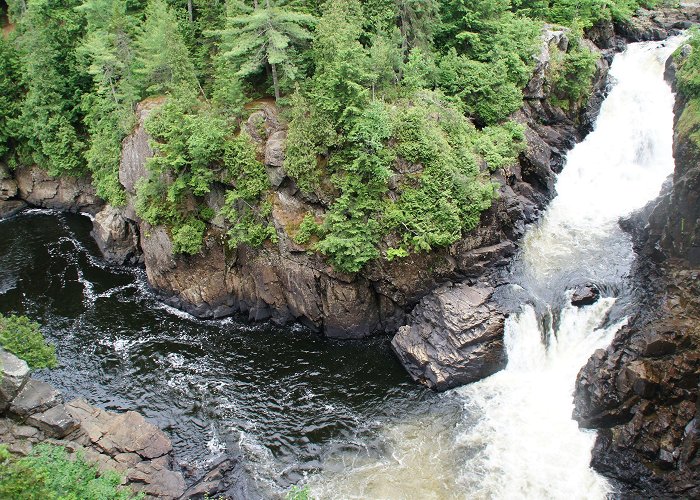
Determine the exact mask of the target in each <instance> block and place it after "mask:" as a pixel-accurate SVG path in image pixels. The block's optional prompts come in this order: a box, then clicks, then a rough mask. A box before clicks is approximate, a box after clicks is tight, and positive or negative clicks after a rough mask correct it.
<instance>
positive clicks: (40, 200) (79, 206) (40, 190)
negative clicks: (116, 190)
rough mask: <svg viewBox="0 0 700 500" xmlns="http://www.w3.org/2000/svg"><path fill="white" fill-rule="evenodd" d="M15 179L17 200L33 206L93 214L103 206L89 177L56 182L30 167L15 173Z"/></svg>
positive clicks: (69, 178)
mask: <svg viewBox="0 0 700 500" xmlns="http://www.w3.org/2000/svg"><path fill="white" fill-rule="evenodd" d="M15 180H16V181H17V188H18V191H19V197H20V198H21V199H22V200H24V201H25V202H27V203H29V204H30V205H33V206H35V207H41V208H53V209H56V210H66V211H69V212H87V213H90V214H95V213H96V211H97V210H99V208H100V207H101V206H102V204H103V202H102V201H101V200H100V199H99V198H98V197H97V195H96V194H95V188H93V187H92V184H91V183H90V179H89V178H85V177H61V178H60V179H55V178H52V177H50V176H49V175H48V174H47V173H46V171H45V170H42V169H41V168H39V167H36V166H33V167H22V168H20V169H18V170H17V171H15Z"/></svg>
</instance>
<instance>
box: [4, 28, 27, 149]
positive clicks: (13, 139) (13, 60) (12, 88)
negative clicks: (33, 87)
mask: <svg viewBox="0 0 700 500" xmlns="http://www.w3.org/2000/svg"><path fill="white" fill-rule="evenodd" d="M20 67H21V66H20V60H19V54H18V53H17V49H16V48H15V47H14V45H13V44H12V42H11V41H9V40H5V39H4V38H3V37H1V36H0V159H2V158H3V157H5V156H6V155H7V154H8V153H11V152H12V150H13V148H16V147H17V145H18V142H19V138H20V131H19V130H18V128H19V123H18V121H17V120H18V118H19V116H20V113H21V104H20V103H21V99H22V95H23V90H24V89H23V88H22V86H21V85H19V83H20V82H21V81H22V78H21V73H20Z"/></svg>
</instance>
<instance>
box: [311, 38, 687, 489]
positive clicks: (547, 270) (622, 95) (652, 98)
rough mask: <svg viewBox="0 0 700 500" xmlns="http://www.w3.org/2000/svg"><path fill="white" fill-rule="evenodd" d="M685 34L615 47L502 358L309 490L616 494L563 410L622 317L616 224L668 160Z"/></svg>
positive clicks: (628, 252) (524, 272)
mask: <svg viewBox="0 0 700 500" xmlns="http://www.w3.org/2000/svg"><path fill="white" fill-rule="evenodd" d="M680 43H681V39H680V38H675V39H671V40H667V41H666V42H648V43H638V44H631V45H630V46H629V47H628V48H627V50H626V51H625V52H624V53H622V54H619V55H617V56H616V57H615V59H614V61H613V64H612V67H611V70H610V78H611V83H612V88H611V91H610V93H609V95H608V97H607V98H606V100H605V101H604V102H603V105H602V107H601V111H600V115H599V117H598V120H597V123H596V127H595V130H594V131H593V132H592V133H591V134H589V135H588V137H587V138H586V139H585V140H584V141H583V142H581V143H580V144H578V145H577V146H576V147H575V148H574V149H573V150H572V151H571V152H570V153H569V155H568V157H567V162H566V165H565V167H564V169H563V171H562V173H561V174H560V175H559V177H558V180H557V185H556V189H557V193H558V195H557V197H556V198H555V199H554V200H553V201H552V203H551V204H550V206H549V207H548V209H547V211H546V213H545V214H544V216H543V217H542V219H541V220H540V222H539V223H538V224H537V225H536V226H534V227H532V228H530V229H529V230H528V232H527V234H526V236H525V239H524V242H523V246H522V251H521V254H520V256H519V259H518V261H517V263H516V264H515V265H514V266H513V267H514V271H513V279H512V283H513V285H511V286H514V287H522V288H524V289H525V290H527V291H528V293H529V295H530V296H531V297H532V299H531V302H532V304H524V305H523V306H522V308H521V311H520V312H519V313H518V314H514V315H512V316H511V317H509V318H508V320H507V322H506V328H505V343H506V348H507V352H508V365H507V367H506V368H505V369H504V370H503V371H501V372H499V373H497V374H495V375H493V376H491V377H489V378H487V379H484V380H482V381H480V382H477V383H474V384H470V385H468V386H465V387H462V388H458V389H455V390H453V391H449V392H447V393H445V394H443V395H442V396H441V397H440V399H439V401H440V404H437V405H432V407H430V408H426V409H422V410H420V411H417V412H416V413H415V414H414V415H412V416H410V417H406V418H403V419H402V421H401V422H386V423H385V424H384V426H383V427H382V428H381V431H380V432H379V435H378V436H377V437H375V438H374V439H372V440H371V442H365V443H361V442H355V443H352V446H348V447H347V448H348V451H347V452H342V453H334V454H332V455H331V456H328V457H326V458H325V462H324V464H323V466H322V467H321V472H319V473H318V474H316V475H312V476H310V477H309V478H308V482H307V484H308V485H309V488H310V490H311V494H312V496H313V497H314V498H318V499H330V498H338V499H340V498H342V499H349V498H364V499H369V498H371V499H413V498H421V499H443V498H444V499H451V498H469V499H473V498H484V499H486V498H498V499H519V498H523V499H546V498H553V499H566V500H573V499H579V498H580V499H598V498H601V499H602V498H605V497H606V496H607V495H608V494H610V493H611V492H612V487H611V485H610V484H608V482H607V481H606V480H605V478H603V477H601V476H600V475H598V474H597V473H596V472H595V471H594V470H593V469H591V467H590V465H589V464H590V458H591V448H592V446H593V442H594V440H595V433H594V432H591V431H582V430H579V428H578V425H577V424H576V422H575V421H573V420H572V418H571V414H572V410H573V396H572V392H573V388H574V383H575V379H576V374H577V373H578V371H579V370H580V368H581V366H583V365H584V364H585V362H586V360H587V359H588V358H589V357H590V355H591V354H592V353H593V352H594V351H595V349H597V348H601V347H605V346H606V345H608V344H609V343H610V341H611V339H612V337H613V335H614V334H615V332H616V331H617V330H618V329H619V328H620V327H621V326H622V324H623V323H624V321H625V320H624V319H622V320H620V321H618V322H616V323H614V324H608V320H607V318H608V313H609V312H610V309H611V308H612V307H613V305H614V304H615V301H616V300H617V298H616V295H617V294H619V293H621V290H624V286H623V285H624V280H625V277H626V275H627V273H628V272H629V269H630V265H631V262H632V260H633V257H634V254H633V250H632V245H631V242H630V239H629V237H628V236H627V235H625V234H624V233H623V232H622V231H621V230H620V229H619V227H618V224H617V221H618V219H619V218H620V217H621V216H624V215H625V214H629V213H630V212H631V211H633V210H635V209H638V208H640V207H642V206H643V205H644V204H645V203H646V202H648V201H649V200H651V199H653V198H654V197H655V196H656V195H657V194H658V192H659V189H660V187H661V185H662V183H663V181H664V179H665V178H666V177H667V176H668V175H669V174H670V173H672V171H673V157H672V133H673V132H672V130H673V111H672V110H673V99H674V97H673V94H672V92H671V89H670V88H669V86H668V85H667V84H666V83H665V82H664V79H663V72H664V63H665V61H666V59H667V58H668V57H669V56H670V55H671V53H672V52H673V50H674V49H675V48H676V47H677V46H678V45H679V44H680ZM583 283H594V284H596V285H598V286H599V287H600V289H601V290H603V291H604V295H606V296H605V297H604V298H602V299H601V300H599V301H598V302H597V303H595V304H593V305H590V306H586V307H583V308H576V307H573V306H571V305H570V303H569V302H570V297H571V293H572V292H571V288H572V287H575V286H576V285H579V284H583ZM545 320H546V321H545ZM545 325H546V326H545ZM336 449H337V448H336Z"/></svg>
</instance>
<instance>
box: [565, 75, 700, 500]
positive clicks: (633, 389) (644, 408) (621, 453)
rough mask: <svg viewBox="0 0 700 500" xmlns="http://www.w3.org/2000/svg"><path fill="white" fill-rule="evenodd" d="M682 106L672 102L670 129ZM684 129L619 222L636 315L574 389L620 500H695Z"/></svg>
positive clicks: (699, 348) (692, 291)
mask: <svg viewBox="0 0 700 500" xmlns="http://www.w3.org/2000/svg"><path fill="white" fill-rule="evenodd" d="M669 69H672V68H671V67H670V66H669ZM667 74H668V75H671V76H672V74H673V72H672V71H668V72H667ZM685 105H686V102H685V101H684V99H683V98H682V97H679V98H678V99H677V102H676V109H675V112H676V125H677V124H678V119H679V118H680V116H681V115H682V113H683V112H684V109H685ZM691 132H692V131H683V130H680V129H679V127H678V126H676V132H675V136H674V157H675V160H676V169H675V172H674V174H673V178H672V179H670V180H669V181H668V182H667V183H666V185H665V186H664V189H663V190H662V194H661V195H660V197H659V198H658V199H657V200H655V201H653V202H651V203H650V204H649V205H648V206H647V207H645V208H644V209H642V210H641V211H640V212H639V213H637V214H636V215H634V216H633V217H631V218H629V219H627V220H625V221H622V222H623V223H622V226H623V228H624V229H625V230H627V231H628V232H630V233H631V234H632V236H633V241H634V244H635V249H636V250H637V253H638V258H637V262H636V264H635V270H634V271H635V273H634V279H635V281H636V287H635V288H636V290H638V294H637V297H636V299H637V303H638V307H637V313H636V314H635V315H634V316H633V317H632V318H631V320H630V321H629V323H628V326H626V327H624V328H622V329H621V330H620V332H618V334H617V335H616V337H615V339H614V341H613V343H612V344H611V345H610V347H608V348H607V349H606V350H599V351H597V352H596V353H595V354H594V355H593V356H592V357H591V359H590V360H589V361H588V363H587V364H586V366H585V367H584V368H583V369H582V370H581V372H580V373H579V376H578V380H577V384H576V398H575V401H576V409H575V412H574V416H575V418H576V419H578V421H579V423H580V425H581V426H583V427H588V428H597V429H600V430H599V433H598V439H597V440H596V444H595V447H594V450H593V460H592V464H593V466H594V467H595V468H596V469H598V470H600V471H601V472H603V473H604V474H606V475H608V476H611V477H613V478H616V479H618V480H620V481H622V483H624V484H626V485H627V487H628V488H629V489H628V491H626V492H624V494H623V496H629V497H636V496H638V495H643V496H645V497H655V498H657V497H658V498H660V497H663V498H698V497H700V454H699V453H698V451H699V450H700V413H699V410H700V398H699V397H698V396H699V390H700V387H699V384H700V326H699V325H700V299H699V297H700V259H699V258H698V253H699V252H698V250H699V245H698V243H699V241H700V240H698V234H699V231H700V229H699V228H698V224H700V218H699V217H700V204H699V203H698V200H699V197H700V183H699V182H698V180H700V148H698V146H697V145H695V144H694V143H693V141H691V140H690V139H689V138H688V137H687V136H686V135H685V134H689V133H691Z"/></svg>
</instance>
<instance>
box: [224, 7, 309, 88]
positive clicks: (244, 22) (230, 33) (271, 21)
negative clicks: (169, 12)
mask: <svg viewBox="0 0 700 500" xmlns="http://www.w3.org/2000/svg"><path fill="white" fill-rule="evenodd" d="M236 11H238V12H236ZM231 14H232V15H229V16H228V18H227V22H226V28H225V29H224V30H222V31H221V35H222V42H223V43H222V49H223V56H224V57H226V58H228V59H230V60H233V61H237V62H238V63H239V65H240V66H239V69H238V72H237V74H238V75H239V76H240V77H242V78H245V77H247V76H250V75H252V74H255V73H257V72H258V71H259V70H260V69H261V68H263V67H264V66H265V65H269V67H270V71H271V73H272V84H273V86H274V89H275V99H279V98H280V81H279V79H280V75H279V71H278V70H279V67H280V66H281V67H282V69H283V71H284V73H285V75H286V77H287V78H289V79H290V80H294V79H295V77H296V66H295V64H294V61H293V57H292V53H293V49H294V47H295V46H299V45H301V44H302V43H303V42H306V41H308V40H311V38H312V37H313V35H312V34H311V31H310V30H309V28H310V27H311V26H313V25H314V23H315V18H314V17H313V16H311V15H309V14H302V13H299V12H294V11H292V10H290V9H286V8H284V3H283V2H282V0H278V2H277V5H273V3H272V1H271V0H264V4H263V5H259V4H258V2H257V1H256V5H255V7H253V8H251V7H249V6H246V5H244V4H242V3H238V4H236V5H235V8H234V9H232V11H231Z"/></svg>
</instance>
